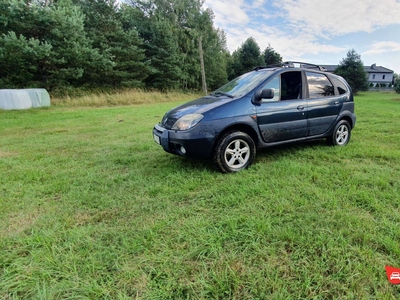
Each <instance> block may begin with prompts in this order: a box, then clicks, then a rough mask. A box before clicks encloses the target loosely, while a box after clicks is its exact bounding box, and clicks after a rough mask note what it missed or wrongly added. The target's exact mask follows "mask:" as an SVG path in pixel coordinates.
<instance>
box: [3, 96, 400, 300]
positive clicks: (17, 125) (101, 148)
mask: <svg viewBox="0 0 400 300" xmlns="http://www.w3.org/2000/svg"><path fill="white" fill-rule="evenodd" d="M182 97H183V98H182V99H180V100H179V101H172V100H168V101H169V102H168V101H160V102H154V103H148V102H146V101H139V102H141V103H145V104H136V105H128V106H112V107H110V106H107V105H109V104H112V105H118V103H110V102H109V101H105V102H104V103H103V104H102V105H105V106H103V107H91V108H88V107H83V106H85V104H84V102H79V103H80V104H76V103H78V102H74V103H75V104H71V103H70V104H68V103H66V104H65V103H64V104H63V103H62V101H61V100H59V101H58V102H57V101H56V105H54V106H52V107H51V108H44V109H32V110H26V111H0V299H398V298H400V286H396V285H392V284H390V283H389V281H388V279H387V276H386V272H385V266H387V265H389V266H393V267H398V268H400V243H399V242H400V97H399V95H396V94H384V93H363V94H359V95H358V96H356V98H355V100H356V114H357V125H356V127H355V129H354V130H353V132H352V137H351V141H350V143H349V144H348V145H347V146H346V147H328V146H326V145H325V141H315V142H311V143H304V144H295V145H289V146H284V147H283V146H282V147H277V148H270V149H265V150H260V151H259V152H258V153H257V158H256V161H255V163H254V164H253V165H252V166H251V167H250V168H249V169H248V170H245V171H243V172H239V173H237V174H227V175H225V174H221V173H220V172H218V170H217V169H216V168H215V167H214V166H213V164H212V163H211V162H208V161H202V160H191V159H184V158H181V157H177V156H173V155H170V154H168V153H165V152H164V151H163V150H162V149H161V148H160V147H159V146H158V145H157V144H156V143H155V142H154V141H153V138H152V127H153V125H154V124H155V123H157V122H159V121H160V119H161V117H162V116H163V114H164V113H165V112H166V111H167V110H168V109H170V108H172V107H174V106H176V105H177V104H178V103H182V101H183V100H184V97H185V96H182ZM186 97H188V95H186ZM189 99H190V98H187V100H189ZM72 102H73V101H72ZM111 102H112V101H111ZM150 102H151V101H150ZM123 103H125V102H123ZM92 106H96V105H92Z"/></svg>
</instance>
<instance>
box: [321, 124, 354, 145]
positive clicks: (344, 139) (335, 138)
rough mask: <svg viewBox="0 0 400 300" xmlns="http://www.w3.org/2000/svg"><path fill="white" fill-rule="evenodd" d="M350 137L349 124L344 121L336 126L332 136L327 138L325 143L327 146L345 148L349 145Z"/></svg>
mask: <svg viewBox="0 0 400 300" xmlns="http://www.w3.org/2000/svg"><path fill="white" fill-rule="evenodd" d="M350 136H351V127H350V124H349V122H347V121H346V120H341V121H339V122H338V123H337V124H336V126H335V129H334V130H333V134H332V136H330V137H328V138H327V139H326V141H327V143H328V145H332V146H345V145H347V144H348V143H349V141H350Z"/></svg>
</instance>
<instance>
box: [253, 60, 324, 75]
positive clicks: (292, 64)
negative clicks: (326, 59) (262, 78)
mask: <svg viewBox="0 0 400 300" xmlns="http://www.w3.org/2000/svg"><path fill="white" fill-rule="evenodd" d="M295 64H296V65H299V66H298V68H304V69H318V70H320V71H324V72H326V71H327V69H326V68H325V67H322V66H319V65H314V64H310V63H306V62H301V61H285V62H283V63H280V64H272V65H267V66H258V67H255V68H254V71H258V70H261V69H266V68H282V67H283V68H295Z"/></svg>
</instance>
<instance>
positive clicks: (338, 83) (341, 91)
mask: <svg viewBox="0 0 400 300" xmlns="http://www.w3.org/2000/svg"><path fill="white" fill-rule="evenodd" d="M331 80H332V82H333V83H334V84H335V86H336V91H337V93H338V94H339V95H343V94H346V93H347V92H348V89H347V87H346V85H345V84H344V83H343V82H342V81H340V80H339V79H336V78H335V77H331Z"/></svg>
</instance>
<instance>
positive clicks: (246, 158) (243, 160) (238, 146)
mask: <svg viewBox="0 0 400 300" xmlns="http://www.w3.org/2000/svg"><path fill="white" fill-rule="evenodd" d="M255 156H256V145H255V143H254V141H253V139H252V138H251V137H250V136H249V135H248V134H247V133H244V132H241V131H232V132H229V133H227V134H225V135H224V136H223V137H222V138H221V139H220V140H219V141H218V143H217V146H216V148H215V152H214V162H215V164H216V165H217V166H218V167H219V168H220V169H221V171H222V172H224V173H230V172H238V171H241V170H243V169H245V168H247V167H248V166H249V165H251V163H252V162H253V160H254V158H255Z"/></svg>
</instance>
